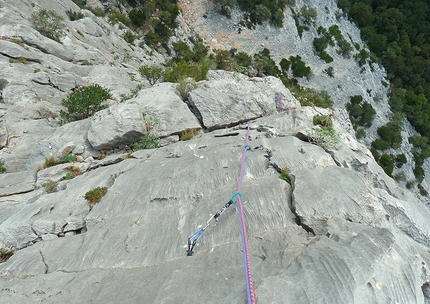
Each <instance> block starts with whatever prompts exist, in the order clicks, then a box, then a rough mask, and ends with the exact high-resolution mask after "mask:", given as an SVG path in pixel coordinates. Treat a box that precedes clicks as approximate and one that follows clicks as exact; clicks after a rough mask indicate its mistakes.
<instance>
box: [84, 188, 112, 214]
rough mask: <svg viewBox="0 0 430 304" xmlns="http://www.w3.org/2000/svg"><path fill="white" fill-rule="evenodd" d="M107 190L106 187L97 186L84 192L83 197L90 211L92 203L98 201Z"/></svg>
mask: <svg viewBox="0 0 430 304" xmlns="http://www.w3.org/2000/svg"><path fill="white" fill-rule="evenodd" d="M107 191H108V188H107V187H97V188H94V189H92V190H90V191H88V192H87V193H85V196H84V197H85V199H86V200H87V201H88V205H89V206H90V211H91V210H92V209H93V207H94V205H95V204H97V203H98V202H100V200H101V199H102V197H103V196H105V195H106V193H107Z"/></svg>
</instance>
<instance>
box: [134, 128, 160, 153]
mask: <svg viewBox="0 0 430 304" xmlns="http://www.w3.org/2000/svg"><path fill="white" fill-rule="evenodd" d="M158 142H159V138H158V136H157V135H155V134H152V133H150V132H148V133H145V135H143V136H142V138H141V139H140V141H138V142H135V143H134V144H133V147H134V150H142V149H155V148H158Z"/></svg>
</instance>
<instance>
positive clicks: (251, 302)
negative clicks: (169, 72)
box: [237, 122, 255, 304]
mask: <svg viewBox="0 0 430 304" xmlns="http://www.w3.org/2000/svg"><path fill="white" fill-rule="evenodd" d="M249 124H250V123H249V122H248V128H247V131H246V140H245V147H244V149H243V153H242V164H241V166H240V175H239V182H238V185H237V193H240V190H241V188H242V182H243V173H244V171H245V160H246V151H248V150H249V149H250V147H249V146H248V141H249V129H250V128H249ZM237 202H238V208H239V219H240V234H241V235H242V249H243V264H244V268H245V276H246V294H247V297H248V304H255V294H254V285H253V282H252V271H251V261H250V258H249V250H248V239H247V235H246V226H245V216H244V214H243V208H242V198H241V196H240V195H238V196H237Z"/></svg>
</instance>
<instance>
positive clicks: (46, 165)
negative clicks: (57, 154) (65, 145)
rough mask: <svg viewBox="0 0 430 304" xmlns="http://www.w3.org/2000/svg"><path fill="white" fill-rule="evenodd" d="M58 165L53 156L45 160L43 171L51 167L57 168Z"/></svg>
mask: <svg viewBox="0 0 430 304" xmlns="http://www.w3.org/2000/svg"><path fill="white" fill-rule="evenodd" d="M56 165H58V162H57V160H56V159H55V158H54V157H53V156H50V157H46V158H45V162H44V164H43V169H46V168H49V167H53V166H56Z"/></svg>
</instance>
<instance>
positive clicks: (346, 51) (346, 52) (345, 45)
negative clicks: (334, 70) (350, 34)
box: [329, 25, 353, 58]
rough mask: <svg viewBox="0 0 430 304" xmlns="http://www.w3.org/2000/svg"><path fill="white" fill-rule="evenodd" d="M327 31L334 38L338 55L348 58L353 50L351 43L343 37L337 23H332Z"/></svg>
mask: <svg viewBox="0 0 430 304" xmlns="http://www.w3.org/2000/svg"><path fill="white" fill-rule="evenodd" d="M329 33H330V34H331V35H332V36H334V38H335V39H336V42H337V45H338V47H339V49H338V50H337V51H336V52H337V53H338V54H339V55H341V56H343V57H345V58H350V56H351V52H352V50H353V48H352V46H351V44H350V43H349V42H348V41H346V40H345V38H343V36H342V33H341V32H340V30H339V27H338V26H337V25H332V26H330V28H329Z"/></svg>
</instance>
